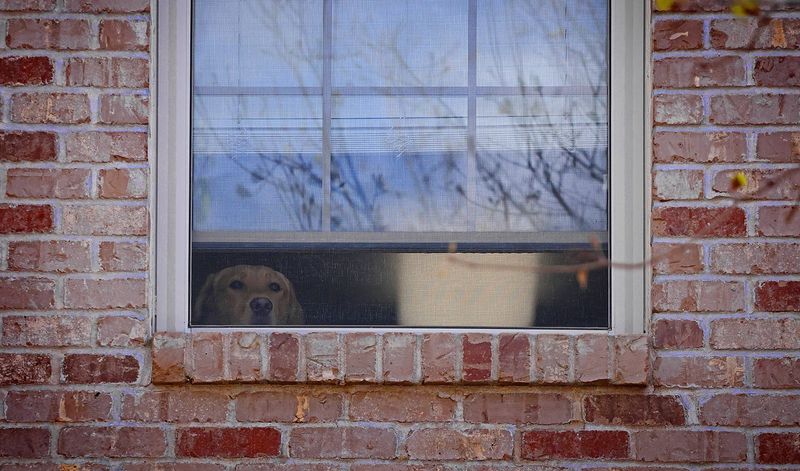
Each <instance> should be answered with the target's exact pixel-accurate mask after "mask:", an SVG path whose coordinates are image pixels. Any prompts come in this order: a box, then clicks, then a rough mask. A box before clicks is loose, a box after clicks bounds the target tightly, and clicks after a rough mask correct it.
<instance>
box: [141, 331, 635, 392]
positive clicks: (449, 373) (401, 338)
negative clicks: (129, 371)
mask: <svg viewBox="0 0 800 471" xmlns="http://www.w3.org/2000/svg"><path fill="white" fill-rule="evenodd" d="M152 348H153V350H152V382H153V384H182V383H196V384H214V383H329V384H506V385H513V384H517V385H527V384H534V385H573V386H574V385H588V384H614V385H639V386H644V385H646V384H647V383H648V377H649V372H650V359H649V348H648V337H647V336H646V335H613V334H608V333H606V332H602V333H596V334H594V333H593V334H574V335H564V334H543V333H532V334H523V333H499V334H490V333H468V334H454V333H440V332H436V333H411V332H393V333H383V334H374V333H368V332H359V333H336V332H318V333H310V334H299V333H285V332H272V333H265V334H264V333H258V332H229V333H228V332H226V333H219V332H199V333H175V332H161V333H157V334H156V335H155V337H154V338H153V347H152Z"/></svg>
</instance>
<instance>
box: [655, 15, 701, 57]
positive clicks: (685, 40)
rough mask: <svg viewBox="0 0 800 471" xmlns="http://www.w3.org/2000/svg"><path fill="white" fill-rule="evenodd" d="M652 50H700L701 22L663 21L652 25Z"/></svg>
mask: <svg viewBox="0 0 800 471" xmlns="http://www.w3.org/2000/svg"><path fill="white" fill-rule="evenodd" d="M652 34H653V50H656V51H686V50H692V49H702V47H703V22H702V21H696V20H665V21H658V22H656V23H655V24H654V25H653V31H652Z"/></svg>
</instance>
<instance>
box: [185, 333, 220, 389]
mask: <svg viewBox="0 0 800 471" xmlns="http://www.w3.org/2000/svg"><path fill="white" fill-rule="evenodd" d="M191 340H192V350H191V352H192V354H191V360H190V361H191V363H190V365H191V366H192V370H191V372H192V382H194V383H215V382H218V381H222V380H224V379H225V358H224V353H223V349H222V347H223V346H222V342H223V336H222V334H220V333H218V332H201V333H198V334H194V335H192V337H191Z"/></svg>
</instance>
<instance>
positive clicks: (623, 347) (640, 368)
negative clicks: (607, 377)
mask: <svg viewBox="0 0 800 471" xmlns="http://www.w3.org/2000/svg"><path fill="white" fill-rule="evenodd" d="M647 340H648V337H647V336H646V335H636V334H632V335H615V336H614V337H613V338H612V339H611V343H612V347H613V348H612V354H613V358H614V362H613V367H614V370H613V372H612V375H611V382H612V383H613V384H638V385H644V384H646V383H647V380H648V377H649V375H650V349H649V348H648V345H647Z"/></svg>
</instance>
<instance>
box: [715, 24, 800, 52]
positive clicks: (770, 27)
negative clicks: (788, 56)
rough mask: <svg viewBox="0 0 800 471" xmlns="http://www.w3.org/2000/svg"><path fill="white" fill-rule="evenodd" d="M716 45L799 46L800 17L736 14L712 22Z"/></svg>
mask: <svg viewBox="0 0 800 471" xmlns="http://www.w3.org/2000/svg"><path fill="white" fill-rule="evenodd" d="M711 45H712V46H713V47H714V48H715V49H799V48H800V20H798V19H793V18H790V19H784V18H763V17H759V18H736V19H730V20H729V19H720V20H714V21H712V22H711Z"/></svg>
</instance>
